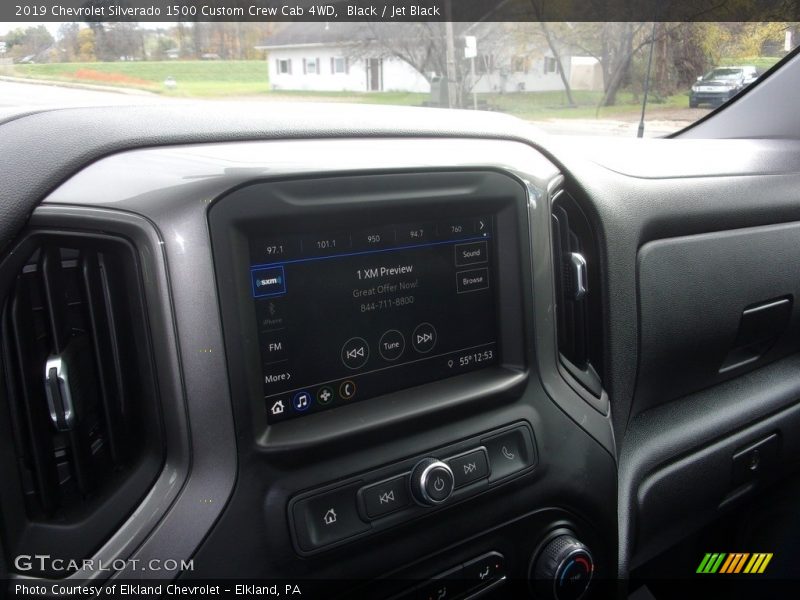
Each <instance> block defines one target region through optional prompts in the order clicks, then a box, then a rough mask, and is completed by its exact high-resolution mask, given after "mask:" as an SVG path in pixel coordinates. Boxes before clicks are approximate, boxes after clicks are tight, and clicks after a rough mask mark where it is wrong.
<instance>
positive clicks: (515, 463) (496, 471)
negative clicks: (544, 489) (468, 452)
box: [482, 426, 536, 481]
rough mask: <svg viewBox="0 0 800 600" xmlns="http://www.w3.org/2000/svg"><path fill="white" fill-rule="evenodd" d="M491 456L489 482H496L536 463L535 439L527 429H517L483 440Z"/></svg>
mask: <svg viewBox="0 0 800 600" xmlns="http://www.w3.org/2000/svg"><path fill="white" fill-rule="evenodd" d="M482 443H483V445H484V446H485V447H486V452H487V454H488V456H489V472H490V476H489V481H496V480H497V479H502V478H503V477H507V476H508V475H511V474H512V473H516V472H517V471H522V470H523V469H527V468H528V467H530V466H533V464H534V463H535V462H536V452H535V448H534V445H533V437H532V436H531V432H530V430H529V429H528V428H527V427H524V426H522V427H517V428H515V429H511V430H510V431H506V432H504V433H501V434H498V435H495V436H493V437H490V438H486V439H485V440H482Z"/></svg>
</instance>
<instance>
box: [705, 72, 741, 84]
mask: <svg viewBox="0 0 800 600" xmlns="http://www.w3.org/2000/svg"><path fill="white" fill-rule="evenodd" d="M741 77H742V70H741V69H714V70H713V71H711V72H710V73H707V74H706V76H705V77H703V79H706V80H709V81H710V80H712V79H740V78H741Z"/></svg>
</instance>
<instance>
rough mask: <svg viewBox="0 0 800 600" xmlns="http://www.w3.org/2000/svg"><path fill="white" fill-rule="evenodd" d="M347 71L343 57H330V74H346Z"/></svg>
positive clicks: (345, 60)
mask: <svg viewBox="0 0 800 600" xmlns="http://www.w3.org/2000/svg"><path fill="white" fill-rule="evenodd" d="M348 70H349V69H348V64H347V59H346V58H344V57H343V56H332V57H331V73H333V74H334V75H336V74H339V73H347V72H348Z"/></svg>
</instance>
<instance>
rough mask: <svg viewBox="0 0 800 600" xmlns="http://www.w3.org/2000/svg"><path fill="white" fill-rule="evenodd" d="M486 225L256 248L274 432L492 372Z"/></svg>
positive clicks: (490, 242)
mask: <svg viewBox="0 0 800 600" xmlns="http://www.w3.org/2000/svg"><path fill="white" fill-rule="evenodd" d="M494 231H495V227H494V220H493V217H492V216H490V215H483V216H481V215H477V216H468V217H455V218H449V219H443V220H440V221H433V222H419V223H404V224H391V225H381V226H375V227H368V228H355V229H353V230H335V231H328V232H318V233H304V232H296V233H285V234H284V233H280V234H275V235H265V236H263V237H261V236H259V237H252V238H251V239H250V240H249V244H250V259H251V265H250V284H251V292H252V295H253V298H254V302H255V308H256V311H255V312H256V319H257V322H258V341H259V346H260V353H261V355H260V360H261V365H262V368H263V372H262V378H263V385H264V397H265V402H266V411H267V416H268V419H269V421H270V422H271V423H275V422H278V421H282V420H285V419H291V418H296V417H300V416H304V415H309V414H313V413H315V412H319V411H324V410H330V409H335V408H336V407H339V406H343V405H346V404H351V403H353V402H358V401H363V400H369V399H371V398H374V397H376V396H380V395H382V394H386V393H389V392H393V391H397V390H400V389H404V388H409V387H412V386H415V385H419V384H422V383H427V382H431V381H435V380H438V379H442V378H445V377H450V376H454V375H458V374H461V373H465V372H468V371H472V370H475V369H480V368H483V367H486V366H488V365H492V364H497V362H498V340H497V310H496V293H495V292H496V290H495V287H496V283H497V281H496V269H495V260H496V256H495V238H494Z"/></svg>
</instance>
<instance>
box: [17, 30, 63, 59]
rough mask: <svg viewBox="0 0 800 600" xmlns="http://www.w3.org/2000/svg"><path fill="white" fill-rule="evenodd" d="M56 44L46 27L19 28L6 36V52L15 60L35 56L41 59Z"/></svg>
mask: <svg viewBox="0 0 800 600" xmlns="http://www.w3.org/2000/svg"><path fill="white" fill-rule="evenodd" d="M54 43H55V40H54V39H53V36H52V35H50V32H49V31H48V30H47V27H45V26H44V25H37V26H36V27H27V28H26V29H22V28H21V27H18V28H17V29H14V30H13V31H11V32H9V33H8V34H7V35H6V51H7V52H8V53H9V54H10V55H11V56H12V57H13V58H21V57H24V56H33V57H35V58H36V59H41V58H42V57H43V56H44V54H45V52H46V51H47V50H48V49H50V48H51V47H52V46H53V44H54Z"/></svg>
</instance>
